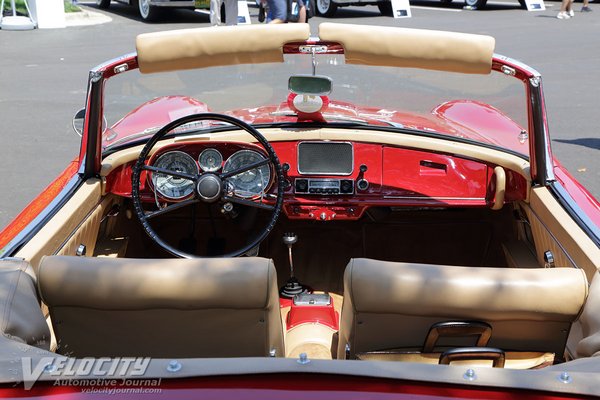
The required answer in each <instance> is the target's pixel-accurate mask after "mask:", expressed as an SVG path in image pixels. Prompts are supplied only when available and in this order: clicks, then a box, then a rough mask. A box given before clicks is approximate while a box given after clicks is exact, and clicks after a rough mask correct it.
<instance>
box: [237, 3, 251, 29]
mask: <svg viewBox="0 0 600 400" xmlns="http://www.w3.org/2000/svg"><path fill="white" fill-rule="evenodd" d="M251 23H252V21H250V11H248V3H247V2H246V0H244V1H238V24H251Z"/></svg>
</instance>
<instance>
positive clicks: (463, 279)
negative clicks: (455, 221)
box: [345, 259, 587, 322]
mask: <svg viewBox="0 0 600 400" xmlns="http://www.w3.org/2000/svg"><path fill="white" fill-rule="evenodd" d="M345 280H346V282H347V285H349V287H350V288H351V293H352V303H353V305H354V309H355V310H356V312H365V313H369V312H376V313H391V314H404V315H418V316H438V315H453V316H455V317H457V318H470V319H475V320H486V321H488V320H492V321H494V320H505V319H511V320H514V319H525V320H539V321H569V322H572V321H573V320H574V319H575V318H576V317H577V316H578V315H579V313H580V311H581V308H582V306H583V304H584V302H585V299H586V296H587V281H586V278H585V274H584V272H583V271H582V270H580V269H574V268H551V269H544V268H538V269H512V268H488V267H485V268H477V267H459V266H445V265H429V264H409V263H396V262H385V261H374V260H369V259H354V260H351V261H350V264H349V266H348V268H347V269H346V274H345Z"/></svg>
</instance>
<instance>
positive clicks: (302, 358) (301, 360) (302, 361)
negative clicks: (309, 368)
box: [298, 353, 310, 365]
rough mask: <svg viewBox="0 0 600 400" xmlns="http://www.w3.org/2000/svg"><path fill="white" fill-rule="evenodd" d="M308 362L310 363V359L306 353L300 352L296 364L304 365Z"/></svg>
mask: <svg viewBox="0 0 600 400" xmlns="http://www.w3.org/2000/svg"><path fill="white" fill-rule="evenodd" d="M308 363H310V360H309V359H308V356H307V355H306V353H300V358H298V364H302V365H306V364H308Z"/></svg>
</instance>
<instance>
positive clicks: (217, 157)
mask: <svg viewBox="0 0 600 400" xmlns="http://www.w3.org/2000/svg"><path fill="white" fill-rule="evenodd" d="M198 164H200V168H202V171H204V172H215V171H218V170H219V169H220V168H221V164H223V156H222V155H221V153H219V151H218V150H217V149H206V150H203V151H202V153H200V156H198Z"/></svg>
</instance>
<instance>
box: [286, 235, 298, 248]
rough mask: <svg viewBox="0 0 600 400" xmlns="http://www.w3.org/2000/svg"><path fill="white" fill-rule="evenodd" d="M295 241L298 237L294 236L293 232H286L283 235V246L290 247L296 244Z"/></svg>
mask: <svg viewBox="0 0 600 400" xmlns="http://www.w3.org/2000/svg"><path fill="white" fill-rule="evenodd" d="M297 241H298V235H296V234H295V233H294V232H286V233H284V234H283V244H285V245H286V246H292V245H294V244H296V242H297Z"/></svg>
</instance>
